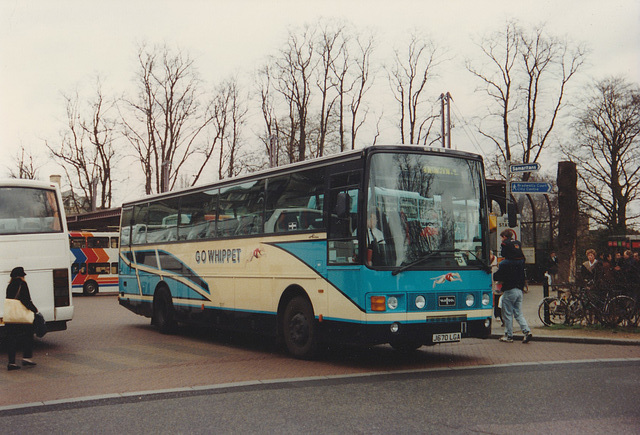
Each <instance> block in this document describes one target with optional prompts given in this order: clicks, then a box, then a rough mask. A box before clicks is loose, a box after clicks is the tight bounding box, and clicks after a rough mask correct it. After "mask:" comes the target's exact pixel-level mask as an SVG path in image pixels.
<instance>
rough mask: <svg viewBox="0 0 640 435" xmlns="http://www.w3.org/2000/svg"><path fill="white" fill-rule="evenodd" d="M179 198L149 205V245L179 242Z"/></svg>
mask: <svg viewBox="0 0 640 435" xmlns="http://www.w3.org/2000/svg"><path fill="white" fill-rule="evenodd" d="M178 211H179V209H178V198H168V199H164V200H162V201H158V202H152V203H151V204H149V222H148V224H147V243H156V242H171V241H174V240H178V217H179V215H178Z"/></svg>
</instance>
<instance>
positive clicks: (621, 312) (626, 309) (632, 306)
mask: <svg viewBox="0 0 640 435" xmlns="http://www.w3.org/2000/svg"><path fill="white" fill-rule="evenodd" d="M635 312H636V301H635V300H633V298H630V297H629V296H624V295H619V296H616V297H614V298H613V299H611V300H610V301H609V302H608V303H607V306H606V307H605V318H604V321H605V322H606V325H607V326H617V325H620V324H621V325H622V326H630V325H632V324H633V322H634V316H635Z"/></svg>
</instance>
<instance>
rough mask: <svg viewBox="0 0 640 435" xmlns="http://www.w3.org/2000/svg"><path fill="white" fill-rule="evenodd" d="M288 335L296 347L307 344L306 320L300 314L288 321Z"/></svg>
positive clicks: (307, 329)
mask: <svg viewBox="0 0 640 435" xmlns="http://www.w3.org/2000/svg"><path fill="white" fill-rule="evenodd" d="M289 335H290V337H291V340H292V341H293V342H294V343H296V344H297V345H303V344H305V343H306V342H307V339H308V338H309V325H308V323H307V318H306V317H305V316H304V315H303V314H302V313H298V314H296V315H295V316H293V317H292V318H291V320H290V321H289Z"/></svg>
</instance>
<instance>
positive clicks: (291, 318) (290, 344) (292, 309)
mask: <svg viewBox="0 0 640 435" xmlns="http://www.w3.org/2000/svg"><path fill="white" fill-rule="evenodd" d="M282 321H283V324H282V331H283V334H284V342H285V344H286V345H287V349H288V350H289V353H291V355H293V356H295V357H296V358H302V359H310V358H313V357H314V356H315V355H316V353H317V348H318V344H317V337H316V334H317V328H316V325H315V318H314V316H313V308H312V307H311V303H310V302H309V301H308V300H307V299H306V298H304V297H302V296H297V297H295V298H293V299H291V300H290V301H289V303H288V304H287V308H286V309H285V311H284V318H283V320H282Z"/></svg>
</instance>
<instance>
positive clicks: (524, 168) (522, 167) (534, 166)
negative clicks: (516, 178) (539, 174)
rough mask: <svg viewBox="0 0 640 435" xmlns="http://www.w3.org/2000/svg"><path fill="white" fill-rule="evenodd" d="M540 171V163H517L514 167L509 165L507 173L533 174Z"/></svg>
mask: <svg viewBox="0 0 640 435" xmlns="http://www.w3.org/2000/svg"><path fill="white" fill-rule="evenodd" d="M539 170H540V163H537V162H536V163H519V164H516V165H510V166H509V171H511V172H535V171H539Z"/></svg>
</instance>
